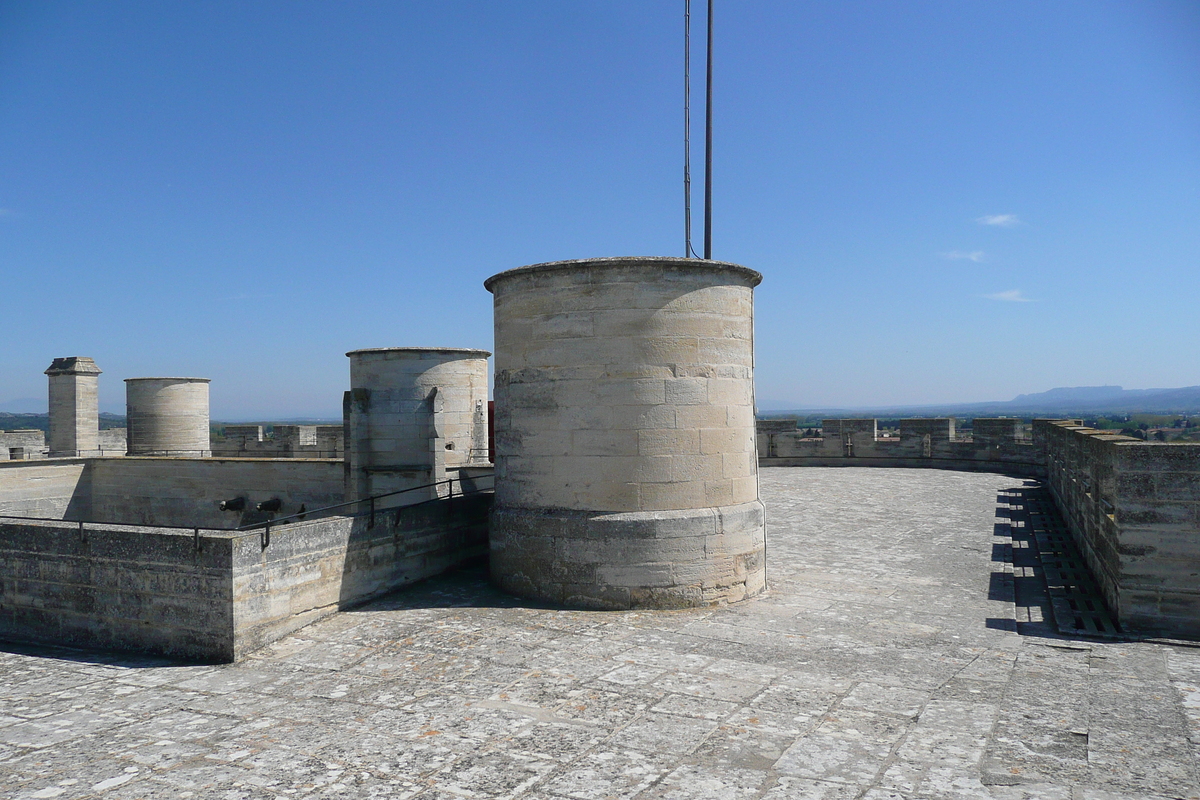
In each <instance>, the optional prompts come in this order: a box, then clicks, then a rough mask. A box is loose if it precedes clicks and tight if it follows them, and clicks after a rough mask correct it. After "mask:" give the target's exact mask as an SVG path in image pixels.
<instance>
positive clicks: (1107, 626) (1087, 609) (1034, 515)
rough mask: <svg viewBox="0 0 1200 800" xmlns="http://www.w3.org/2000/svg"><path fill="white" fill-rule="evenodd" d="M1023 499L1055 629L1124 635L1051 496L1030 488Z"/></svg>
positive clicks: (1071, 633) (1081, 633)
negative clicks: (1110, 612) (1105, 603)
mask: <svg viewBox="0 0 1200 800" xmlns="http://www.w3.org/2000/svg"><path fill="white" fill-rule="evenodd" d="M1022 499H1023V505H1024V510H1025V511H1026V514H1027V516H1026V519H1027V524H1028V526H1029V528H1030V530H1029V533H1030V534H1032V535H1031V537H1030V538H1031V539H1032V540H1033V542H1034V543H1035V544H1036V546H1037V552H1038V561H1039V562H1040V563H1039V566H1040V572H1041V573H1042V579H1043V580H1044V581H1045V583H1046V592H1047V594H1048V595H1049V597H1050V610H1051V613H1052V614H1053V615H1054V624H1055V627H1056V628H1057V629H1058V632H1059V633H1060V634H1063V635H1064V636H1095V637H1101V638H1106V639H1107V638H1120V639H1124V638H1126V637H1125V636H1123V635H1122V634H1121V632H1120V629H1119V628H1117V625H1116V622H1115V621H1114V620H1113V618H1112V616H1111V615H1110V614H1109V613H1108V608H1107V607H1106V606H1105V605H1104V600H1103V598H1102V597H1101V595H1100V587H1099V586H1098V585H1097V584H1096V581H1095V579H1094V578H1092V573H1091V570H1089V569H1088V566H1087V563H1086V562H1085V561H1084V560H1083V556H1082V555H1081V554H1080V552H1079V549H1078V548H1077V547H1076V546H1075V542H1074V541H1073V540H1072V539H1071V535H1070V534H1069V533H1068V532H1067V529H1066V526H1065V525H1063V522H1062V518H1061V517H1059V515H1058V510H1057V509H1056V508H1055V507H1054V501H1053V500H1052V499H1051V498H1050V495H1049V494H1048V493H1047V492H1046V490H1045V489H1043V488H1034V487H1030V488H1029V490H1028V491H1026V493H1025V497H1024V498H1022Z"/></svg>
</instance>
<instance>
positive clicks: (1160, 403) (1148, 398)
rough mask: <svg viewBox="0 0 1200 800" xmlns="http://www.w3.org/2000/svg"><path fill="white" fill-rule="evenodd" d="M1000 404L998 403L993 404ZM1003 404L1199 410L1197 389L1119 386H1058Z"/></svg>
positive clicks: (1032, 407)
mask: <svg viewBox="0 0 1200 800" xmlns="http://www.w3.org/2000/svg"><path fill="white" fill-rule="evenodd" d="M997 405H1001V404H997ZM1007 405H1009V406H1011V407H1012V408H1014V409H1018V408H1019V409H1052V408H1062V409H1075V410H1080V411H1083V410H1096V409H1104V410H1110V409H1111V410H1114V411H1138V412H1143V413H1152V412H1155V411H1159V412H1164V413H1171V412H1173V411H1180V412H1187V411H1192V410H1200V386H1184V387H1182V388H1179V389H1124V388H1122V387H1120V386H1074V387H1059V388H1057V389H1051V390H1049V391H1046V392H1037V393H1035V394H1020V395H1017V396H1016V397H1015V398H1013V399H1012V400H1010V401H1008V403H1007Z"/></svg>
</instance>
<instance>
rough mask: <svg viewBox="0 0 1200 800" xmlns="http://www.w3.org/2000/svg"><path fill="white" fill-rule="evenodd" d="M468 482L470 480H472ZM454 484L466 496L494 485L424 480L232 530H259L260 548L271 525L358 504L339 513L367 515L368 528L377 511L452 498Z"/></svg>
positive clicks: (309, 518)
mask: <svg viewBox="0 0 1200 800" xmlns="http://www.w3.org/2000/svg"><path fill="white" fill-rule="evenodd" d="M471 482H472V483H473V482H474V480H473V479H472V480H471ZM455 483H457V484H458V487H459V489H458V496H459V497H466V496H468V495H475V494H482V493H483V492H490V491H493V490H494V487H493V486H486V487H473V488H471V489H468V488H467V487H466V486H465V485H464V484H465V482H464V480H463V479H462V478H446V479H445V480H440V481H434V482H433V483H425V484H421V485H420V486H410V487H408V488H407V489H397V490H396V491H394V492H384V493H383V494H375V495H371V496H370V497H363V498H360V499H358V500H347V501H346V502H344V503H335V504H334V505H331V506H322V507H321V508H314V509H312V510H311V511H309V510H304V511H297V512H296V513H295V514H289V515H287V516H285V517H275V518H271V519H267V520H264V521H262V522H252V523H250V524H248V525H239V526H238V527H236V528H234V529H233V530H235V531H253V530H261V531H262V532H263V533H262V538H263V547H266V546H267V545H269V544H270V543H271V528H272V527H274V526H278V525H285V524H287V523H289V522H306V521H312V520H313V519H314V515H318V516H316V517H315V518H316V519H321V518H324V517H331V516H335V515H334V513H333V512H335V511H338V510H340V509H343V508H350V507H351V506H357V507H358V508H357V510H356V511H354V512H351V513H349V514H345V515H342V516H355V517H356V516H369V521H368V522H367V527H368V528H374V527H375V515H376V512H377V511H384V510H386V511H394V510H396V509H399V508H411V507H412V506H415V505H420V504H421V503H429V502H433V501H435V500H445V499H450V498H453V497H455V494H454V484H455ZM440 486H445V487H446V490H447V491H446V494H445V495H442V494H441V493H440V492H437V487H440ZM429 489H433V490H434V492H435V494H436V496H434V497H430V498H428V499H426V500H421V501H418V502H416V503H409V504H407V505H402V506H385V507H383V508H380V507H379V503H378V501H380V500H383V499H385V498H388V497H396V496H398V495H402V494H408V493H410V492H419V491H422V490H429ZM364 504H366V508H363V505H364Z"/></svg>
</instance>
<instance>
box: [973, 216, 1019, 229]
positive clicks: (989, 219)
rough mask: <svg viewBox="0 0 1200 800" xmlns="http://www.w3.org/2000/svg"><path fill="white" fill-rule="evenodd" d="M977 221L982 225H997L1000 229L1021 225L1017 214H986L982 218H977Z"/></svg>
mask: <svg viewBox="0 0 1200 800" xmlns="http://www.w3.org/2000/svg"><path fill="white" fill-rule="evenodd" d="M975 221H976V222H978V223H979V224H980V225H996V226H998V227H1000V228H1011V227H1012V226H1013V225H1020V224H1021V220H1019V219H1017V215H1016V214H984V215H983V216H982V217H976V218H975Z"/></svg>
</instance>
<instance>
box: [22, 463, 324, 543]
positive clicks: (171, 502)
mask: <svg viewBox="0 0 1200 800" xmlns="http://www.w3.org/2000/svg"><path fill="white" fill-rule="evenodd" d="M343 471H344V468H343V465H342V462H341V461H335V460H332V459H328V460H325V459H320V460H319V459H298V458H296V459H268V458H261V459H249V458H239V459H216V458H213V459H194V458H135V457H132V456H129V457H125V458H88V459H82V458H80V459H54V460H52V461H35V462H28V461H26V462H15V461H0V515H4V514H9V515H14V516H23V517H24V516H28V517H44V518H47V519H87V520H94V521H99V522H112V523H117V524H130V525H182V526H193V525H199V526H201V527H205V528H217V529H221V528H233V527H237V526H238V525H240V524H243V523H246V522H254V521H257V520H258V519H260V518H261V516H259V517H255V516H252V515H253V514H254V513H255V512H254V505H255V504H256V503H260V502H262V501H265V500H272V499H278V500H280V503H281V505H280V508H279V511H278V512H277V513H278V514H279V515H280V516H284V515H288V514H294V513H296V512H298V511H299V510H300V507H301V506H305V507H306V508H307V509H309V510H312V509H315V508H320V507H323V506H329V505H335V504H337V503H340V502H342V501H343V499H344V497H343V490H342V486H343ZM237 497H243V498H245V500H246V503H245V508H244V509H243V510H241V511H222V510H221V509H220V508H219V504H220V502H221V501H222V500H232V499H234V498H237Z"/></svg>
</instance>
